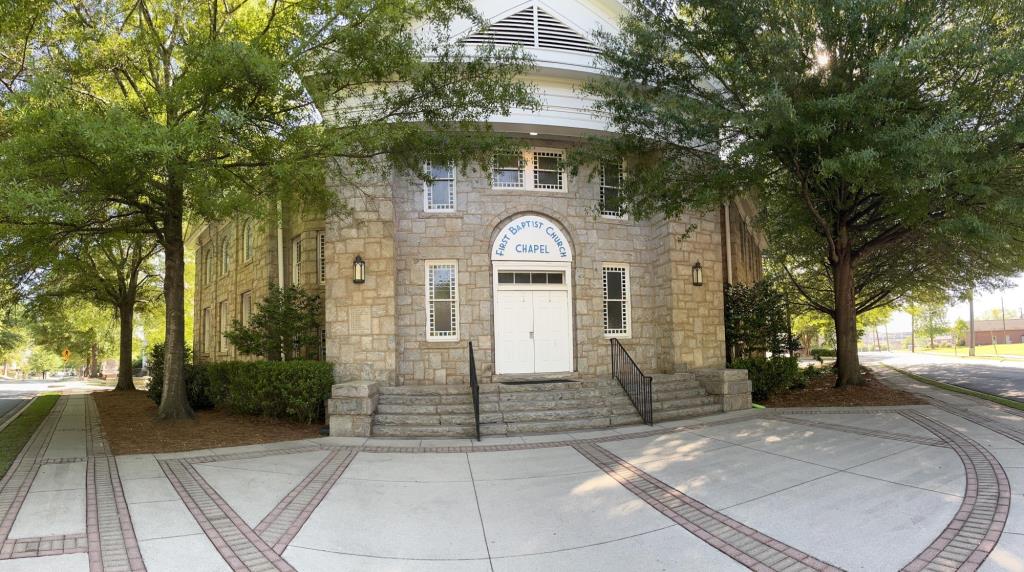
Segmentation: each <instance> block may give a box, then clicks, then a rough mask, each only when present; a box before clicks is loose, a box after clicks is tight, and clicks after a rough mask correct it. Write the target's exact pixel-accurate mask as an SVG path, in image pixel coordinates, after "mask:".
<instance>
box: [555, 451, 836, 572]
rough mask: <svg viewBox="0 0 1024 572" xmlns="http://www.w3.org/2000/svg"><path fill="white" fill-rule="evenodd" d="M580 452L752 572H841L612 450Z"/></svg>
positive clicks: (658, 508) (664, 513)
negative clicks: (625, 459)
mask: <svg viewBox="0 0 1024 572" xmlns="http://www.w3.org/2000/svg"><path fill="white" fill-rule="evenodd" d="M575 449H576V450H577V451H578V452H579V453H580V454H581V455H583V456H584V457H586V458H587V459H589V460H590V461H591V462H592V463H594V464H595V465H597V466H598V467H599V468H601V469H602V470H603V471H604V472H606V473H608V475H610V476H611V477H612V478H613V479H615V480H616V481H618V482H619V484H621V485H622V486H624V487H626V488H627V489H629V490H630V492H632V493H633V494H635V495H636V496H637V497H639V498H640V499H642V500H643V501H645V502H646V503H647V504H649V505H651V506H652V507H654V508H655V509H656V510H657V511H659V512H660V513H662V514H663V515H665V516H667V517H668V518H670V519H672V521H673V522H675V523H676V524H678V525H679V526H681V527H683V528H685V529H686V530H687V531H689V532H690V533H692V534H693V535H695V536H696V537H698V538H700V539H701V540H703V541H704V542H707V543H708V544H710V545H711V546H714V547H715V548H717V549H718V550H719V551H721V552H722V553H723V554H725V555H726V556H729V557H730V558H732V559H733V560H735V561H737V562H739V563H740V564H743V565H744V566H747V567H748V568H750V569H751V570H785V571H787V572H790V571H793V572H796V571H799V570H829V571H838V570H839V568H837V567H835V566H833V565H831V564H829V563H827V562H822V561H821V560H818V559H816V558H814V557H813V556H810V555H808V554H805V553H804V552H801V551H799V550H797V549H796V548H793V547H792V546H789V545H786V544H784V543H782V542H779V541H778V540H775V539H774V538H771V537H770V536H767V535H765V534H763V533H761V532H758V531H756V530H754V529H752V528H750V527H748V526H745V525H743V524H741V523H739V522H737V521H735V520H733V519H731V518H729V517H728V516H726V515H724V514H722V513H720V512H718V511H716V510H714V509H713V508H711V507H709V506H707V505H705V504H703V503H701V502H700V501H698V500H696V499H694V498H692V497H689V496H687V495H685V494H683V493H681V492H679V491H678V490H676V489H675V488H673V487H671V486H669V485H667V484H665V483H663V482H661V481H660V480H658V479H656V478H654V477H652V476H651V475H649V474H647V473H646V472H644V471H643V470H641V469H639V468H637V467H635V466H633V465H631V464H630V463H628V462H626V461H624V460H622V459H620V458H619V457H618V456H616V455H615V454H613V453H611V452H610V451H608V450H607V449H603V448H601V447H599V446H597V445H594V444H581V445H576V446H575Z"/></svg>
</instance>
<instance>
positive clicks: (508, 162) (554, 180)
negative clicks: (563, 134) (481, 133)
mask: <svg viewBox="0 0 1024 572" xmlns="http://www.w3.org/2000/svg"><path fill="white" fill-rule="evenodd" d="M564 157H565V152H564V151H562V150H561V149H543V148H538V149H530V150H528V151H523V152H521V153H517V154H503V155H496V156H495V157H494V167H493V170H492V171H491V179H492V185H493V187H494V188H495V189H524V190H527V191H530V190H539V191H565V190H566V186H565V161H564Z"/></svg>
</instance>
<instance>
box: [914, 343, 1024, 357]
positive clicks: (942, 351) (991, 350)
mask: <svg viewBox="0 0 1024 572" xmlns="http://www.w3.org/2000/svg"><path fill="white" fill-rule="evenodd" d="M917 351H919V352H922V353H927V354H936V355H944V356H951V355H958V356H961V357H966V356H967V351H968V350H967V348H966V347H958V348H956V353H955V354H954V353H953V348H935V349H933V350H930V349H928V346H926V345H920V346H918V349H917ZM974 355H975V357H988V358H1002V357H1011V358H1013V357H1016V358H1024V344H999V345H998V346H995V347H992V346H974Z"/></svg>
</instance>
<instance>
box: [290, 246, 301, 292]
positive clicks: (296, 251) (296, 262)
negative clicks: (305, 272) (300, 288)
mask: <svg viewBox="0 0 1024 572" xmlns="http://www.w3.org/2000/svg"><path fill="white" fill-rule="evenodd" d="M301 277H302V237H301V236H296V237H295V238H294V239H293V240H292V285H293V286H297V285H298V284H299V280H300V279H301Z"/></svg>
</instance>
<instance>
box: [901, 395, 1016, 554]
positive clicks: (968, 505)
mask: <svg viewBox="0 0 1024 572" xmlns="http://www.w3.org/2000/svg"><path fill="white" fill-rule="evenodd" d="M903 415H904V416H905V417H907V418H908V419H910V420H911V421H914V422H915V423H917V424H919V425H921V426H922V427H924V428H925V429H928V430H929V431H931V432H932V433H934V434H935V435H937V436H938V437H939V438H940V439H942V440H944V441H946V443H948V444H949V446H950V447H951V448H952V449H953V450H954V451H956V453H957V455H959V456H960V460H961V461H962V462H963V464H964V469H965V472H966V476H967V487H966V491H965V493H964V499H963V502H962V503H961V504H960V510H959V511H957V513H956V516H955V517H953V520H952V521H951V522H950V523H949V525H948V526H947V527H946V529H945V530H944V531H943V532H942V534H940V535H939V537H938V538H936V539H935V541H934V542H932V544H931V545H930V546H929V547H928V548H926V549H925V550H924V551H923V552H921V554H919V555H918V556H917V558H915V559H914V560H913V561H912V562H910V564H908V565H907V566H906V567H904V568H903V570H905V571H906V572H917V571H919V570H930V571H949V570H964V571H968V570H976V569H977V568H978V567H979V566H981V563H982V562H984V561H985V559H986V558H987V557H988V555H989V553H990V552H992V549H994V548H995V546H996V543H997V542H999V537H1000V536H1001V535H1002V531H1003V527H1004V526H1005V525H1006V518H1007V516H1008V515H1009V511H1010V483H1009V480H1008V479H1007V478H1006V473H1005V472H1004V471H1003V468H1002V466H1001V465H1000V464H999V463H998V462H997V461H996V459H995V457H994V456H993V455H992V454H991V453H990V452H989V451H988V450H987V449H985V448H984V447H982V446H981V445H979V444H978V443H977V442H975V441H974V440H972V439H969V438H967V437H966V436H964V435H963V434H962V433H960V432H958V431H956V430H955V429H953V428H952V427H950V426H948V425H945V424H943V423H940V422H938V421H936V420H934V419H932V418H931V417H928V416H927V415H923V414H921V413H919V412H917V411H904V412H903Z"/></svg>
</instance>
